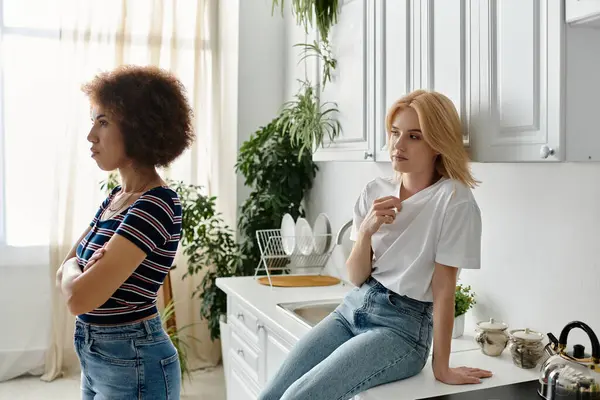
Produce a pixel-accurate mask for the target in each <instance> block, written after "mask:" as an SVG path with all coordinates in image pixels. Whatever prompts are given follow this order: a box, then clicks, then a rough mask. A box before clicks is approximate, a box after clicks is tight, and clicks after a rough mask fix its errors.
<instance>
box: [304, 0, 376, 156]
mask: <svg viewBox="0 0 600 400" xmlns="http://www.w3.org/2000/svg"><path fill="white" fill-rule="evenodd" d="M340 3H341V6H340V14H339V20H338V23H337V24H336V25H335V26H334V27H333V28H332V30H331V31H330V33H329V35H330V43H331V47H332V53H333V56H334V57H335V58H336V60H337V67H336V69H335V71H334V72H333V73H332V80H331V82H328V83H326V85H325V87H324V88H323V90H321V92H320V94H319V95H320V101H321V104H325V103H326V102H335V103H337V108H338V110H339V113H338V114H337V119H338V120H339V122H340V123H341V125H342V132H341V134H340V136H338V137H337V138H336V139H335V140H334V142H333V143H329V142H326V143H325V146H324V147H319V148H318V149H317V151H316V152H315V153H314V155H313V159H314V160H315V161H372V160H373V159H374V157H375V153H374V150H375V134H374V126H373V117H374V109H375V105H374V83H375V79H374V65H375V63H374V52H373V44H374V38H373V34H374V30H373V11H374V2H373V1H372V0H345V1H343V2H340ZM317 65H318V67H317V68H316V71H315V74H314V80H315V81H317V82H320V81H321V73H322V70H321V68H322V66H321V63H318V64H317Z"/></svg>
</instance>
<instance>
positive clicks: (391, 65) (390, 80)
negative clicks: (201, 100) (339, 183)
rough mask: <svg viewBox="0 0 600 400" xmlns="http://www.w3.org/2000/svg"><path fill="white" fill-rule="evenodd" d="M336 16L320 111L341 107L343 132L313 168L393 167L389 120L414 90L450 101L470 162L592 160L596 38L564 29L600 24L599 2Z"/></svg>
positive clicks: (391, 9)
mask: <svg viewBox="0 0 600 400" xmlns="http://www.w3.org/2000/svg"><path fill="white" fill-rule="evenodd" d="M341 10H342V12H341V14H340V22H339V23H338V25H336V26H335V27H334V28H333V33H332V36H331V40H332V45H333V54H334V56H335V57H337V58H338V62H339V65H338V69H337V71H336V72H335V76H334V82H333V83H331V84H330V85H329V86H328V87H327V88H326V89H325V90H324V92H323V93H322V98H321V100H322V101H337V102H339V108H340V110H341V116H340V121H341V123H342V126H343V129H344V133H343V135H342V136H341V137H340V138H338V139H337V140H336V141H335V142H334V143H333V144H331V146H330V147H329V148H328V149H325V150H322V149H320V150H318V151H317V153H316V154H315V160H317V161H328V160H331V161H335V160H348V161H358V160H368V161H372V160H375V161H384V162H389V152H388V149H387V133H386V127H385V116H386V113H387V110H388V109H389V107H390V106H391V105H392V104H393V102H394V101H396V100H397V99H398V98H400V97H401V96H403V95H404V94H406V93H409V92H411V91H413V90H416V89H420V88H422V89H427V90H436V91H439V92H442V93H444V94H446V95H447V96H448V97H449V98H450V99H451V100H452V101H453V102H454V104H455V105H456V108H457V111H458V113H459V115H460V117H461V120H462V123H463V142H464V144H465V146H467V147H468V148H469V152H470V154H471V158H472V159H473V160H474V161H477V162H560V161H598V160H600V134H599V132H598V129H597V127H598V126H600V113H598V112H597V110H596V108H597V107H596V106H595V105H596V104H597V101H596V97H597V93H598V92H599V91H600V74H598V72H597V66H598V65H600V29H581V28H574V27H570V26H568V25H567V24H566V23H565V15H566V20H567V21H575V19H574V18H575V16H576V15H579V16H581V18H583V19H582V20H584V19H586V18H587V20H589V18H591V17H590V16H593V15H598V21H600V13H599V12H600V0H579V1H575V0H566V2H563V1H560V0H501V1H500V0H381V1H374V0H350V1H346V2H344V3H343V6H342V9H341ZM371 14H372V17H371V16H370V15H371ZM588 17H589V18H588ZM588 25H589V24H588ZM598 26H599V27H600V24H599V25H598ZM319 68H320V67H319ZM319 68H315V70H316V71H319V70H320V69H319Z"/></svg>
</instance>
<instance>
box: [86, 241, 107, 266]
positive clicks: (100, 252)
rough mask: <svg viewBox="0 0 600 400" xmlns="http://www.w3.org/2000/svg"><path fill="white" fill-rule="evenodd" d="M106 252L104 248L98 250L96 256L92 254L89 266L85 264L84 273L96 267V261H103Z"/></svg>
mask: <svg viewBox="0 0 600 400" xmlns="http://www.w3.org/2000/svg"><path fill="white" fill-rule="evenodd" d="M105 251H106V249H105V248H104V246H102V247H100V248H99V249H98V250H96V251H95V252H94V254H92V256H91V257H90V259H89V260H88V262H87V264H85V267H83V272H85V271H87V270H88V269H90V268H91V267H92V265H94V264H95V263H96V261H98V260H99V259H101V258H102V256H103V255H104V252H105Z"/></svg>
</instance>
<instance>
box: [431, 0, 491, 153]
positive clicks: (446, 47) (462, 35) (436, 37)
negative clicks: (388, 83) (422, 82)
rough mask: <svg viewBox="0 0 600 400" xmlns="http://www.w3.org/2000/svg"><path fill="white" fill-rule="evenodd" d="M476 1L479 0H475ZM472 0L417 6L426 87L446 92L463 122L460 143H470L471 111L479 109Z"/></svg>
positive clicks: (444, 0) (437, 0) (475, 20)
mask: <svg viewBox="0 0 600 400" xmlns="http://www.w3.org/2000/svg"><path fill="white" fill-rule="evenodd" d="M477 1H479V0H477ZM471 2H472V1H464V0H432V1H429V2H423V6H422V7H421V8H422V10H421V14H422V15H423V17H422V19H423V20H424V21H425V22H426V24H425V26H424V29H423V31H424V37H425V38H426V39H427V40H424V41H422V43H425V44H426V45H427V48H426V49H425V51H424V52H423V53H424V54H425V55H426V57H427V59H428V61H427V63H426V64H425V67H426V68H425V69H424V71H425V76H426V77H427V89H430V90H435V91H437V92H440V93H443V94H444V95H446V96H448V97H449V98H450V100H452V102H453V103H454V106H455V107H456V111H457V112H458V115H459V116H460V119H461V122H462V126H463V143H464V144H465V146H467V147H468V146H469V145H470V139H471V135H472V127H471V115H473V114H476V113H478V112H479V109H478V106H479V104H478V102H477V100H476V99H477V97H478V90H479V75H478V74H474V73H472V71H477V70H478V68H479V62H480V61H479V36H478V35H479V30H478V24H479V21H478V18H477V17H475V15H474V14H473V12H472V11H473V10H472V9H471V6H470V4H471Z"/></svg>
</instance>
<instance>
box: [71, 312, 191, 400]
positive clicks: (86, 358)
mask: <svg viewBox="0 0 600 400" xmlns="http://www.w3.org/2000/svg"><path fill="white" fill-rule="evenodd" d="M75 351H76V352H77V356H78V357H79V362H80V363H81V392H82V394H81V396H82V399H83V400H91V399H95V400H105V399H110V400H118V399H123V400H125V399H127V400H133V399H144V400H146V399H156V400H165V399H167V400H172V399H177V400H178V399H179V392H180V389H181V371H180V369H179V356H178V353H177V350H176V349H175V346H173V343H172V342H171V339H170V338H169V336H168V335H167V334H166V332H165V331H164V329H163V328H162V325H161V322H160V317H158V316H157V317H154V318H152V319H148V320H145V321H141V322H135V323H131V324H126V325H119V326H98V325H90V324H86V323H84V322H82V321H80V320H77V322H76V323H75Z"/></svg>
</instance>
